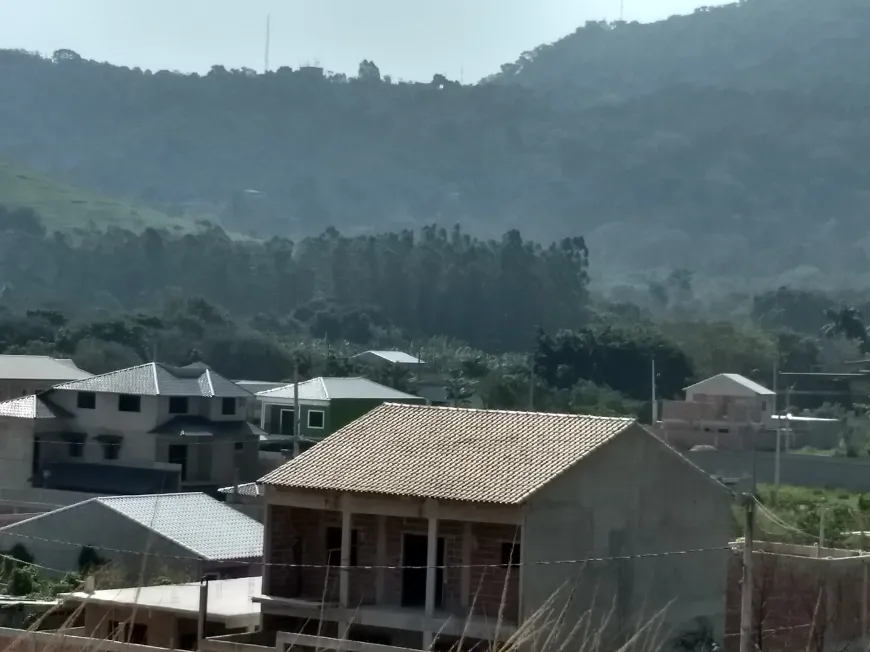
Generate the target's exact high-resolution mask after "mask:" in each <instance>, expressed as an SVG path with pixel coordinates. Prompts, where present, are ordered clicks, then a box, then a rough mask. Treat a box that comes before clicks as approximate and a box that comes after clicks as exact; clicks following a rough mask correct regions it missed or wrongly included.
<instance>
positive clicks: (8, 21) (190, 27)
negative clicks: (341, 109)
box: [0, 0, 716, 82]
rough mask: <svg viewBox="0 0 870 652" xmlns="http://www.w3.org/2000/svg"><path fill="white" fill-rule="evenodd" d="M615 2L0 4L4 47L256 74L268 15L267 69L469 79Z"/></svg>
mask: <svg viewBox="0 0 870 652" xmlns="http://www.w3.org/2000/svg"><path fill="white" fill-rule="evenodd" d="M624 3H625V18H626V20H639V21H650V20H656V19H660V18H665V17H667V16H669V15H672V14H676V13H688V12H690V11H692V9H693V8H694V7H695V6H698V5H701V4H716V3H714V2H703V1H702V0H624ZM619 11H620V0H523V1H522V2H521V1H520V0H428V1H426V0H0V48H24V49H27V50H37V51H40V52H43V53H46V54H51V53H52V52H53V51H54V50H57V49H59V48H69V49H72V50H75V51H77V52H78V53H79V54H81V55H82V56H84V57H86V58H88V59H97V60H100V61H110V62H112V63H116V64H119V65H126V66H131V67H134V66H138V67H140V68H152V69H160V68H168V69H174V70H182V71H186V72H187V71H198V72H205V71H207V70H208V69H209V68H210V67H211V66H212V65H214V64H222V65H224V66H226V67H228V68H230V67H232V68H239V67H242V66H247V67H250V68H254V69H256V70H258V71H259V70H262V69H263V65H264V61H263V59H264V56H263V54H264V49H265V48H264V37H265V31H266V30H265V23H266V16H267V15H268V14H271V16H272V47H271V68H273V69H274V68H276V67H279V66H282V65H289V66H292V67H294V68H295V67H297V66H299V65H300V64H303V63H311V62H315V61H318V62H320V65H322V66H323V67H324V68H326V69H327V70H334V71H337V72H345V73H352V74H355V73H356V68H357V64H358V63H359V62H360V61H361V60H362V59H371V60H373V61H374V62H375V63H376V64H377V65H378V66H379V67H380V69H381V72H382V73H384V74H392V75H393V76H394V77H396V78H402V79H419V80H429V79H431V77H432V75H433V74H434V73H436V72H440V73H442V74H444V75H446V76H448V77H451V78H459V76H460V73H461V72H462V73H463V75H464V80H465V81H466V82H471V81H476V80H477V79H479V78H480V77H482V76H485V75H487V74H490V73H492V72H495V71H497V70H498V68H499V66H500V65H501V64H502V63H505V62H508V61H513V60H515V59H516V58H517V57H518V56H519V55H520V54H521V53H522V52H523V51H525V50H529V49H532V48H534V47H535V46H537V45H539V44H541V43H548V42H552V41H554V40H556V39H558V38H559V37H561V36H564V35H565V34H568V33H570V32H572V31H574V29H575V28H576V27H577V26H579V25H581V24H583V23H584V22H585V21H586V20H591V19H602V18H606V19H615V18H617V17H618V16H619Z"/></svg>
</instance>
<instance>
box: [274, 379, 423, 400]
mask: <svg viewBox="0 0 870 652" xmlns="http://www.w3.org/2000/svg"><path fill="white" fill-rule="evenodd" d="M257 396H259V397H260V398H263V399H270V398H276V399H282V400H286V399H292V398H293V383H290V384H289V385H284V386H283V387H278V388H277V389H270V390H266V391H265V392H257ZM332 399H370V400H373V401H405V400H412V399H417V400H421V399H420V398H419V397H417V396H414V395H413V394H406V393H405V392H400V391H399V390H396V389H393V388H392V387H387V386H386V385H381V384H380V383H376V382H373V381H371V380H369V379H368V378H362V377H358V378H324V377H320V378H312V379H311V380H306V381H305V382H304V383H299V400H300V401H330V400H332Z"/></svg>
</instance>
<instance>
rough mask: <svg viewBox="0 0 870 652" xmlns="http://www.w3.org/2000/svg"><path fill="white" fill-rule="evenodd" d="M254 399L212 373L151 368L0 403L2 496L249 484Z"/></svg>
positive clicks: (255, 435)
mask: <svg viewBox="0 0 870 652" xmlns="http://www.w3.org/2000/svg"><path fill="white" fill-rule="evenodd" d="M249 400H253V396H252V395H251V394H250V393H249V392H247V391H246V390H244V389H242V388H240V387H238V386H237V385H235V384H234V383H232V382H230V381H228V380H226V379H225V378H223V377H221V376H220V375H218V374H216V373H215V372H214V371H212V370H210V369H208V368H205V367H201V366H192V367H186V368H176V367H170V366H168V365H162V364H159V363H149V364H145V365H140V366H137V367H131V368H129V369H122V370H120V371H115V372H111V373H108V374H103V375H100V376H93V377H91V378H86V379H84V380H78V381H72V382H68V383H63V384H61V385H56V386H54V387H52V388H51V389H49V390H46V391H44V392H41V393H39V394H36V395H30V396H26V397H21V398H18V399H14V400H11V401H5V402H2V403H0V447H2V449H3V450H4V451H5V452H6V455H5V456H4V457H3V458H2V460H0V465H2V466H3V468H0V475H2V476H3V479H2V481H0V482H2V483H3V484H4V486H6V487H9V488H27V487H33V488H40V487H44V488H49V489H63V490H68V491H79V492H90V493H108V494H119V493H120V494H129V493H159V492H163V491H173V490H177V489H179V488H184V489H187V490H204V491H211V490H216V489H217V488H219V487H221V486H224V485H227V484H231V483H234V482H238V481H244V480H252V479H254V478H255V477H256V475H257V471H258V469H259V460H258V444H259V437H260V434H262V433H261V431H260V430H259V429H258V428H257V427H256V426H252V425H251V424H249V423H248V422H247V420H246V414H247V402H248V401H249Z"/></svg>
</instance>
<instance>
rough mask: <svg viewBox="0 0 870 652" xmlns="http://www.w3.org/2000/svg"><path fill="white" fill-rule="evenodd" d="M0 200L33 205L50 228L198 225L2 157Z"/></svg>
mask: <svg viewBox="0 0 870 652" xmlns="http://www.w3.org/2000/svg"><path fill="white" fill-rule="evenodd" d="M0 204H4V205H6V206H8V207H27V208H31V209H33V210H34V211H36V212H37V213H38V214H39V215H40V217H42V219H43V222H44V223H45V225H46V227H47V228H48V229H49V230H57V231H67V230H71V229H75V228H87V227H88V224H89V223H93V224H94V226H96V227H97V228H106V227H109V226H117V227H119V228H124V229H128V230H131V231H142V230H144V229H146V228H148V227H154V228H165V229H169V230H170V231H173V232H185V231H192V230H195V228H196V227H195V225H194V224H193V223H192V222H191V221H190V220H186V219H182V218H172V217H169V216H168V215H166V214H164V213H161V212H159V211H155V210H152V209H150V208H143V207H139V206H132V205H130V204H126V203H124V202H121V201H116V200H114V199H108V198H106V197H101V196H100V195H97V194H95V193H92V192H89V191H87V190H84V189H82V188H77V187H75V186H71V185H68V184H66V183H64V182H62V181H57V180H55V179H52V178H50V177H46V176H43V175H41V174H39V173H37V172H33V171H32V170H29V169H27V168H23V167H20V166H17V165H14V164H11V163H7V162H4V161H0Z"/></svg>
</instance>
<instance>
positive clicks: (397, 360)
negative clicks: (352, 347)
mask: <svg viewBox="0 0 870 652" xmlns="http://www.w3.org/2000/svg"><path fill="white" fill-rule="evenodd" d="M353 357H354V358H362V359H363V360H366V359H367V358H368V359H371V358H373V357H374V358H379V359H381V360H382V361H384V362H391V363H393V364H422V363H423V361H422V360H420V358H415V357H414V356H413V355H410V354H408V353H405V352H404V351H364V352H363V353H359V354H357V355H355V356H353Z"/></svg>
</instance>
